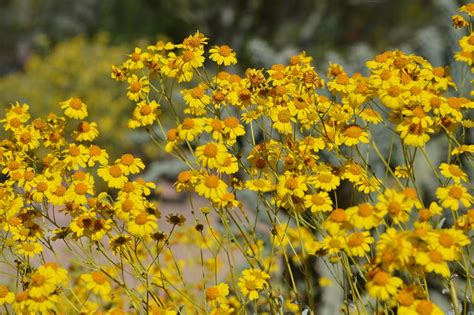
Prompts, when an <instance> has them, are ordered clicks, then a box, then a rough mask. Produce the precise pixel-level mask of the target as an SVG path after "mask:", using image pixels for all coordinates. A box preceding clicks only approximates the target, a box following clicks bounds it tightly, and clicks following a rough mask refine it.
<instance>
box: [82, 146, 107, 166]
mask: <svg viewBox="0 0 474 315" xmlns="http://www.w3.org/2000/svg"><path fill="white" fill-rule="evenodd" d="M86 154H87V155H88V158H87V166H89V167H93V166H94V165H95V164H96V163H99V164H100V165H107V163H108V161H109V154H108V153H107V151H105V150H104V149H102V148H101V147H99V146H98V145H95V144H91V145H90V146H89V148H88V150H87V152H86Z"/></svg>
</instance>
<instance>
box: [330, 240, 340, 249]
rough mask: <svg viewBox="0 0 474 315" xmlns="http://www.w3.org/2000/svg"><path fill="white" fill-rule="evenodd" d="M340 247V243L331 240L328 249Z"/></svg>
mask: <svg viewBox="0 0 474 315" xmlns="http://www.w3.org/2000/svg"><path fill="white" fill-rule="evenodd" d="M340 246H341V242H340V241H339V240H338V239H336V238H333V239H332V240H330V241H329V247H331V248H339V247H340Z"/></svg>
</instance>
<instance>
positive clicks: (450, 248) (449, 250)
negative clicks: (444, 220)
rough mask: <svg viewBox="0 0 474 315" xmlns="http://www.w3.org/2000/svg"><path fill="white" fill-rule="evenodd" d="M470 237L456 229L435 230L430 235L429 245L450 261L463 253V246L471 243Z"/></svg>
mask: <svg viewBox="0 0 474 315" xmlns="http://www.w3.org/2000/svg"><path fill="white" fill-rule="evenodd" d="M470 243H471V241H470V240H469V238H468V237H467V236H466V235H465V234H464V233H463V232H462V231H459V230H456V229H453V228H451V229H442V230H434V231H433V232H431V233H430V234H429V236H428V246H429V248H430V249H433V250H437V251H438V252H440V253H441V254H442V255H443V258H444V259H445V260H448V261H452V260H456V259H458V258H459V254H460V253H461V247H463V246H466V245H468V244H470Z"/></svg>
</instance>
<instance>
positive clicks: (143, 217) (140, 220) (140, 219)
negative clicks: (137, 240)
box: [135, 212, 148, 225]
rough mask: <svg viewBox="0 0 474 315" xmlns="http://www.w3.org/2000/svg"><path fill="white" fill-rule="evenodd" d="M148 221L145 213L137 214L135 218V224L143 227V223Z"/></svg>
mask: <svg viewBox="0 0 474 315" xmlns="http://www.w3.org/2000/svg"><path fill="white" fill-rule="evenodd" d="M147 221H148V216H147V215H146V213H143V212H142V213H139V214H138V215H137V216H136V217H135V223H136V224H138V225H144V224H145V223H147Z"/></svg>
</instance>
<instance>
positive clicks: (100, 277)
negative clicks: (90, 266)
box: [91, 271, 107, 285]
mask: <svg viewBox="0 0 474 315" xmlns="http://www.w3.org/2000/svg"><path fill="white" fill-rule="evenodd" d="M91 276H92V280H94V282H95V283H97V284H99V285H102V284H104V283H106V282H107V278H106V277H105V276H104V274H103V273H102V272H100V271H94V272H92V273H91Z"/></svg>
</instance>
